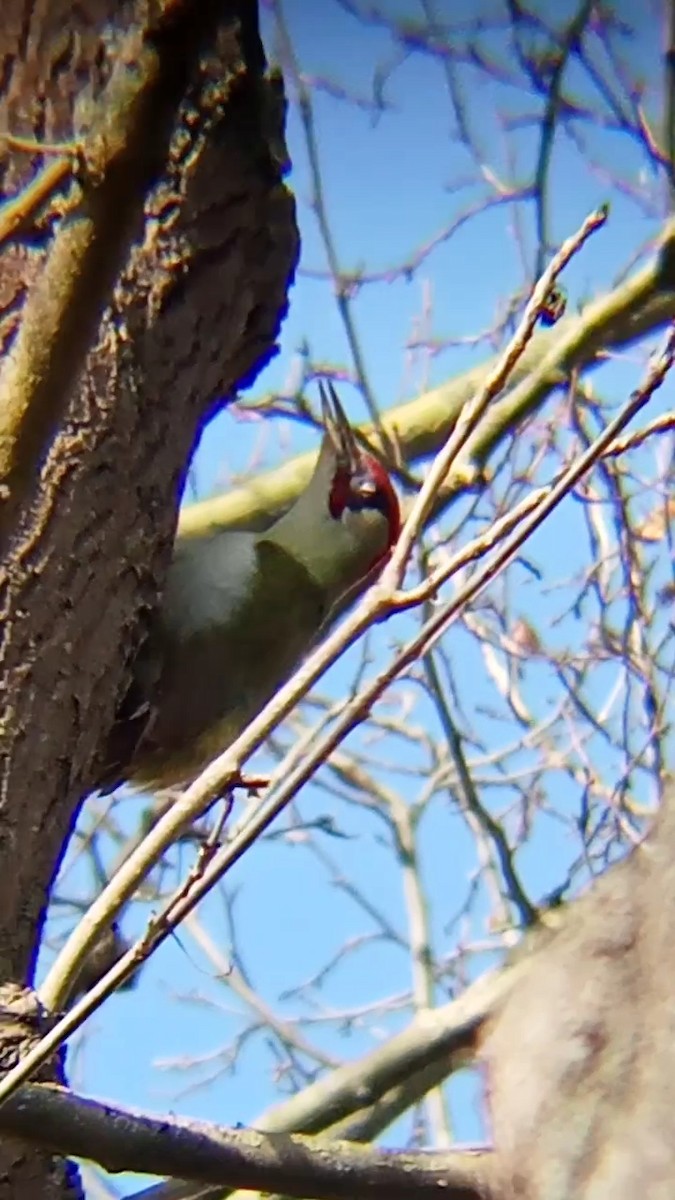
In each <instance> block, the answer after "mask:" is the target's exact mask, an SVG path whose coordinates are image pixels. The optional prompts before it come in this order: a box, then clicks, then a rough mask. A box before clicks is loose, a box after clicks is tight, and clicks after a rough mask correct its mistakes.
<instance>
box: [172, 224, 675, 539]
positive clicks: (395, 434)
mask: <svg viewBox="0 0 675 1200" xmlns="http://www.w3.org/2000/svg"><path fill="white" fill-rule="evenodd" d="M610 219H611V218H610ZM673 254H675V222H671V223H669V224H668V225H667V226H666V228H665V230H664V233H663V238H662V242H661V247H660V250H659V253H658V254H657V255H656V256H655V257H654V260H653V261H652V262H651V263H649V264H648V265H647V266H646V267H644V268H643V269H642V270H641V271H639V272H637V273H636V274H635V275H633V276H632V277H631V278H630V279H628V280H627V281H626V282H625V283H623V284H621V285H620V286H619V287H617V288H615V289H614V291H612V292H610V293H609V294H608V295H606V296H602V297H600V299H598V300H596V301H594V302H593V303H592V304H589V305H588V306H587V307H586V308H585V309H584V311H583V312H582V313H581V314H580V315H578V316H577V315H574V316H569V317H564V318H563V319H562V320H561V321H559V322H558V323H557V324H556V325H555V327H554V328H552V329H549V330H543V331H541V332H539V333H538V334H537V335H536V336H535V337H534V338H533V339H532V342H531V344H530V345H529V346H528V348H527V349H526V350H525V352H524V354H523V355H522V357H521V359H520V361H519V362H518V363H517V364H516V366H515V368H514V370H513V371H512V374H511V378H510V388H509V391H508V392H507V394H506V395H505V397H504V399H503V400H501V401H500V402H499V403H497V404H495V405H494V406H493V407H492V408H491V409H490V410H489V412H488V413H487V414H486V416H485V419H484V420H483V421H482V422H481V425H480V427H479V429H478V430H477V432H476V435H475V436H474V437H473V438H472V440H471V443H470V447H469V453H470V455H471V460H472V463H473V465H474V467H475V466H476V465H480V464H482V463H484V462H485V460H486V459H487V457H488V455H489V454H490V453H491V452H492V451H493V450H494V449H495V448H496V447H497V446H498V445H499V444H500V442H501V441H502V440H503V439H504V438H505V437H507V436H509V435H510V434H512V433H513V431H514V429H515V428H517V425H518V423H519V422H520V421H521V420H522V419H523V418H524V417H525V416H527V415H528V414H529V413H530V412H532V410H533V409H534V408H537V407H539V406H540V405H542V404H543V403H544V402H545V400H546V399H547V398H548V396H549V395H550V394H551V392H552V391H553V390H554V389H555V388H556V387H559V386H560V385H561V384H562V383H564V382H565V380H566V379H567V378H568V377H569V373H570V371H572V370H573V369H575V368H577V369H579V370H587V369H590V368H592V367H595V366H599V365H600V364H601V363H602V362H603V359H604V354H605V352H606V351H608V350H615V349H619V348H621V347H626V346H628V345H630V344H631V343H632V342H634V341H636V340H637V339H638V338H641V337H645V336H646V335H647V334H649V333H655V332H658V330H659V329H661V328H662V327H663V326H664V325H665V324H666V323H667V322H668V321H670V320H672V318H673V317H674V316H675V291H673V290H670V289H671V288H672V285H673V282H674V281H673V280H671V279H670V276H669V274H668V270H669V265H668V264H669V258H670V257H672V255H673ZM500 357H501V352H500V353H498V354H496V355H494V356H492V357H491V358H489V359H487V360H486V362H484V363H481V365H480V366H478V367H472V368H471V370H469V371H465V372H464V373H463V374H461V375H459V376H457V377H456V378H455V379H451V380H450V381H449V382H448V383H445V384H443V385H442V386H441V387H438V388H434V389H433V390H432V391H429V392H425V393H424V395H422V396H419V397H418V398H417V399H416V400H411V401H410V402H409V403H407V404H401V405H399V406H398V407H397V408H392V409H389V411H388V412H387V413H385V414H384V415H383V418H382V423H383V426H384V428H385V431H386V434H387V436H388V438H390V439H393V441H394V442H396V443H398V445H399V446H400V449H401V453H402V456H403V458H404V459H405V461H406V462H408V463H412V462H415V461H416V460H418V459H420V458H425V457H427V456H428V455H430V454H433V453H436V452H437V451H438V450H439V448H440V447H441V446H442V445H443V443H444V442H445V440H446V438H447V437H448V434H449V432H450V431H451V430H452V428H453V427H454V425H455V422H456V421H457V418H458V416H459V414H460V412H461V411H462V409H463V407H464V405H465V404H466V403H467V402H468V401H469V400H470V399H471V398H472V396H474V395H475V393H476V392H477V391H478V389H479V388H480V387H481V386H482V385H483V384H484V382H485V380H486V379H487V378H488V377H489V375H490V374H491V372H492V371H493V370H494V368H495V364H496V363H497V362H498V361H499V359H500ZM363 432H364V434H365V435H366V436H367V437H368V438H369V439H370V440H372V443H373V445H374V446H377V447H379V448H380V449H381V442H380V440H379V439H378V436H377V434H376V432H375V431H373V429H372V428H371V427H370V426H364V428H363ZM467 458H468V454H467V456H466V458H465V457H463V459H462V462H461V469H459V468H458V469H455V471H454V472H452V473H451V474H450V476H449V478H448V480H447V481H446V485H445V487H444V493H443V494H444V498H445V499H448V498H450V497H451V496H453V495H458V494H460V493H461V492H462V491H463V490H464V489H465V488H466V487H467V485H468V486H472V485H473V484H474V483H475V478H474V472H472V471H471V470H469V471H467ZM471 460H470V461H471ZM313 465H314V455H313V454H303V455H299V456H298V457H297V458H294V459H292V460H291V461H290V462H286V463H284V465H283V466H281V467H279V468H277V469H275V470H272V471H268V472H266V473H264V474H261V475H258V476H257V477H256V479H255V481H254V482H253V483H251V484H248V485H246V486H244V487H239V488H233V489H232V490H230V491H229V492H227V493H226V494H225V495H222V496H215V497H214V498H213V499H210V500H204V501H202V502H201V503H199V504H192V505H190V506H189V507H188V508H186V509H184V510H183V512H182V513H181V517H180V523H179V533H180V534H182V535H183V536H186V537H188V536H190V535H191V534H198V533H200V532H202V531H203V530H204V529H205V528H208V527H216V526H222V527H223V528H233V529H237V528H255V527H256V526H258V525H264V524H267V523H268V522H269V521H270V520H271V519H272V518H273V517H274V516H276V515H277V514H278V513H279V512H281V511H282V510H283V509H285V508H287V507H288V506H289V505H290V504H291V503H292V501H293V500H294V499H295V498H296V496H297V495H298V494H299V492H300V491H301V490H302V488H303V487H304V486H305V484H306V482H307V480H308V478H309V476H310V474H311V471H312V469H313Z"/></svg>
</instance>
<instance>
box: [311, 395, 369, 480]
mask: <svg viewBox="0 0 675 1200" xmlns="http://www.w3.org/2000/svg"><path fill="white" fill-rule="evenodd" d="M319 394H320V396H321V415H322V418H323V424H324V428H325V430H326V436H327V437H328V439H329V440H330V443H331V446H332V448H333V451H334V453H335V456H336V458H337V460H338V462H340V463H341V464H342V465H343V466H345V467H346V468H348V469H349V470H351V471H357V470H358V469H359V467H360V466H361V460H362V452H361V449H360V447H359V444H358V442H357V440H356V438H355V436H354V431H353V429H352V427H351V425H350V424H349V421H348V419H347V414H346V413H345V410H344V408H343V407H342V405H341V404H340V401H339V400H338V398H337V393H336V391H335V388H334V387H333V385H332V383H328V385H327V386H325V385H324V384H323V382H321V383H319Z"/></svg>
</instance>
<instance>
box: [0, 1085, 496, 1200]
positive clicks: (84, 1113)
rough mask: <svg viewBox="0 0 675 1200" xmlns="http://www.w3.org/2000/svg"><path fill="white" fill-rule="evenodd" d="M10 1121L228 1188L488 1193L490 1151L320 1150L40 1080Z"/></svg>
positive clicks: (106, 1162) (7, 1115)
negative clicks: (156, 1113) (155, 1113)
mask: <svg viewBox="0 0 675 1200" xmlns="http://www.w3.org/2000/svg"><path fill="white" fill-rule="evenodd" d="M3 1128H4V1129H5V1130H6V1131H7V1132H11V1133H12V1134H13V1135H14V1136H20V1137H25V1138H27V1139H28V1140H29V1141H30V1142H31V1143H32V1144H37V1145H40V1146H42V1147H44V1148H47V1149H51V1150H54V1151H57V1152H58V1153H60V1154H64V1155H66V1154H67V1155H70V1156H72V1157H79V1158H88V1159H92V1160H94V1161H95V1162H98V1163H99V1164H100V1165H101V1166H103V1167H105V1168H106V1169H107V1170H108V1171H139V1172H142V1173H147V1174H150V1173H152V1174H160V1173H162V1174H170V1175H173V1176H174V1177H178V1178H188V1179H193V1180H195V1181H198V1182H204V1183H214V1184H215V1183H217V1184H221V1185H223V1186H225V1187H229V1188H233V1187H242V1188H246V1189H247V1190H248V1189H257V1190H261V1191H266V1192H282V1193H284V1194H286V1195H288V1196H298V1197H303V1196H315V1197H317V1200H352V1198H353V1197H357V1196H358V1197H363V1198H364V1200H366V1198H370V1200H397V1198H400V1200H407V1198H408V1197H410V1195H411V1193H414V1195H415V1196H416V1197H419V1198H420V1200H423V1197H426V1196H438V1195H442V1196H444V1197H447V1200H480V1198H481V1197H487V1196H488V1195H489V1187H488V1180H489V1178H490V1173H491V1172H490V1166H491V1162H490V1157H491V1156H490V1155H489V1154H487V1153H464V1154H460V1153H457V1154H448V1153H444V1154H429V1153H423V1154H405V1153H392V1152H391V1151H386V1150H379V1149H375V1148H373V1147H364V1146H356V1145H354V1143H351V1142H333V1143H331V1144H330V1145H327V1144H322V1145H321V1146H320V1147H319V1146H316V1145H313V1143H312V1140H311V1139H310V1138H303V1137H299V1136H292V1135H290V1134H279V1133H277V1134H270V1133H259V1132H256V1131H255V1130H244V1129H221V1128H219V1127H218V1126H216V1125H208V1124H206V1123H202V1122H188V1121H183V1120H180V1119H178V1118H176V1117H173V1118H171V1119H167V1118H161V1119H157V1118H153V1117H147V1116H143V1115H141V1114H139V1113H133V1112H131V1111H128V1110H124V1109H117V1108H113V1107H111V1106H110V1105H108V1104H102V1103H99V1102H97V1101H95V1100H90V1099H84V1098H83V1097H80V1096H75V1095H73V1094H72V1093H69V1092H67V1091H65V1090H61V1089H59V1088H52V1087H48V1086H42V1085H39V1084H38V1085H32V1086H29V1087H28V1088H26V1089H25V1091H24V1092H23V1093H22V1094H21V1096H19V1097H17V1098H15V1099H14V1100H13V1101H11V1102H10V1103H9V1104H8V1105H6V1106H5V1108H4V1109H3Z"/></svg>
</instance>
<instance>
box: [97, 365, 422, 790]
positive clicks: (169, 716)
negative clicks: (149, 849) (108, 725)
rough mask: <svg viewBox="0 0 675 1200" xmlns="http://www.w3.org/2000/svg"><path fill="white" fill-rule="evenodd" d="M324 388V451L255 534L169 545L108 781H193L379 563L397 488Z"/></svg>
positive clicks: (222, 534) (394, 514) (149, 786)
mask: <svg viewBox="0 0 675 1200" xmlns="http://www.w3.org/2000/svg"><path fill="white" fill-rule="evenodd" d="M320 393H321V405H322V414H323V423H324V429H325V432H324V437H323V441H322V444H321V449H320V453H319V457H318V460H317V463H316V467H315V469H314V473H313V475H312V477H311V479H310V481H309V483H308V484H307V487H306V488H305V490H304V491H303V492H302V493H301V495H300V496H299V497H298V499H297V500H296V501H295V503H294V504H293V506H292V507H291V508H290V509H289V510H288V512H286V513H285V514H284V515H283V516H282V517H280V518H279V519H278V520H277V521H276V522H275V523H274V524H273V525H271V527H270V528H269V529H267V530H265V531H264V532H262V533H259V532H256V533H249V532H244V531H216V532H213V531H212V532H209V533H204V534H202V535H201V536H197V537H194V538H185V539H182V540H179V541H178V542H177V544H176V547H175V550H174V554H173V559H172V562H171V565H170V567H169V572H168V577H167V583H166V589H165V592H164V597H163V601H162V604H161V606H160V610H159V613H158V617H157V621H156V625H155V627H154V628H153V629H152V630H151V632H150V634H149V637H148V640H147V641H146V643H145V645H144V647H143V648H142V650H141V652H140V654H139V659H138V662H137V664H136V669H135V678H134V683H133V685H132V689H131V690H130V693H129V697H127V703H126V705H125V706H124V707H125V708H126V711H127V716H126V717H125V714H124V711H121V713H120V719H119V721H118V723H117V726H116V729H115V730H113V734H112V735H111V742H110V744H109V756H108V762H109V763H110V762H111V761H113V762H115V767H113V768H111V769H109V770H108V771H107V780H106V783H105V785H104V786H105V790H108V791H109V790H111V787H112V786H116V785H117V784H118V783H120V782H122V781H124V782H128V783H131V784H132V785H133V786H134V787H136V788H142V789H143V790H144V791H157V790H162V789H168V788H172V789H173V788H179V787H182V786H184V785H185V784H187V783H189V782H190V781H191V780H192V779H193V778H195V776H196V775H197V774H199V772H200V771H201V770H202V769H203V768H204V767H205V766H206V765H207V764H208V763H209V762H210V761H211V760H212V759H213V758H214V757H215V755H216V754H218V753H220V752H221V751H222V750H224V749H226V747H227V746H228V745H229V744H230V743H231V742H232V741H233V740H234V739H235V738H236V737H237V735H238V734H239V733H241V731H242V730H243V729H244V728H245V726H246V725H247V724H248V723H249V721H251V720H252V719H253V717H255V716H256V715H257V714H258V713H259V712H260V710H261V709H262V708H263V707H264V705H265V704H266V703H267V701H268V700H269V699H270V698H271V697H272V696H273V695H274V693H275V692H276V691H277V690H278V688H279V687H280V686H281V685H282V684H283V683H284V682H285V681H286V680H287V679H288V678H289V677H290V675H292V673H293V671H294V670H295V668H296V667H297V666H298V664H299V663H300V662H301V660H302V659H303V658H304V656H305V655H306V654H307V653H308V651H309V650H310V649H311V648H312V647H313V645H314V644H315V643H316V641H317V640H318V638H319V635H320V634H323V633H325V632H326V630H327V628H328V627H329V626H330V624H332V621H333V620H335V618H336V616H337V615H338V612H339V611H340V610H341V607H342V605H341V602H344V601H346V600H347V598H349V599H350V600H351V599H353V598H355V597H356V596H358V595H360V594H361V593H362V592H364V591H365V590H366V588H367V587H368V586H369V584H370V583H372V582H373V581H374V579H375V578H376V577H377V575H378V574H379V572H380V571H381V569H382V567H383V566H384V564H385V562H386V561H387V559H388V557H389V554H390V552H391V549H392V547H393V545H394V543H395V542H396V540H397V538H398V534H399V531H400V523H401V517H400V510H399V504H398V499H397V496H396V492H395V490H394V487H393V485H392V483H391V480H390V478H389V475H388V474H387V471H386V470H385V468H384V467H383V466H382V464H381V463H380V462H379V461H378V460H377V459H376V458H375V457H374V456H373V455H372V454H369V453H367V451H365V450H364V449H362V448H361V446H360V445H359V444H358V442H357V440H356V438H355V436H354V433H353V431H352V429H351V427H350V425H349V422H348V420H347V417H346V415H345V413H344V411H343V409H342V406H341V404H340V402H339V400H338V398H337V395H336V393H335V389H334V388H333V387H332V385H331V384H329V385H328V388H327V389H326V388H324V387H323V385H320ZM148 693H150V694H148ZM132 696H134V699H130V697H132ZM138 696H143V697H145V699H144V702H143V703H142V704H141V706H140V707H139V705H138V701H137V697H138ZM130 706H131V709H134V712H133V715H132V716H131V719H130V717H129V714H130ZM139 716H140V718H141V719H140V721H139ZM125 727H126V729H125ZM139 727H140V729H141V732H140V733H139V732H138V729H139ZM131 729H133V730H134V733H133V735H131V734H130V732H129V731H130V730H131ZM130 741H131V743H132V745H133V749H132V750H131V751H129V750H128V744H129V742H130ZM125 745H126V746H127V749H126V750H124V751H122V752H121V753H120V750H119V747H120V746H125ZM125 760H126V761H125Z"/></svg>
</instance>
